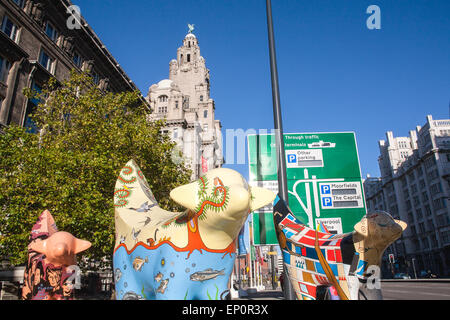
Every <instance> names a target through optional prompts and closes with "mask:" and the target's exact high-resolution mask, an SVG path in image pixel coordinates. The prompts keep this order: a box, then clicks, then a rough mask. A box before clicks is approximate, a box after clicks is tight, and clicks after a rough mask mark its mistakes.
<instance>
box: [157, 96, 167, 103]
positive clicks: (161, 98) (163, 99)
mask: <svg viewBox="0 0 450 320" xmlns="http://www.w3.org/2000/svg"><path fill="white" fill-rule="evenodd" d="M167 100H168V97H167V96H166V95H163V96H159V102H167Z"/></svg>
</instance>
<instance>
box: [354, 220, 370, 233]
mask: <svg viewBox="0 0 450 320" xmlns="http://www.w3.org/2000/svg"><path fill="white" fill-rule="evenodd" d="M354 229H355V231H356V232H358V233H359V234H360V235H362V236H364V237H367V236H368V235H369V229H368V226H367V218H362V219H361V221H360V222H358V223H357V224H355V227H354Z"/></svg>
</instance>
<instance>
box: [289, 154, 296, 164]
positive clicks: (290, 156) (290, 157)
mask: <svg viewBox="0 0 450 320" xmlns="http://www.w3.org/2000/svg"><path fill="white" fill-rule="evenodd" d="M287 159H288V163H296V162H297V155H295V154H288V156H287Z"/></svg>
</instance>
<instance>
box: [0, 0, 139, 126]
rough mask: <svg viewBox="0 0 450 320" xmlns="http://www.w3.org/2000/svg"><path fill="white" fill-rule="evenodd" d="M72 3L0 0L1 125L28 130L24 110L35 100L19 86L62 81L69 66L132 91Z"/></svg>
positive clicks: (109, 87)
mask: <svg viewBox="0 0 450 320" xmlns="http://www.w3.org/2000/svg"><path fill="white" fill-rule="evenodd" d="M71 6H72V3H71V2H70V1H69V0H1V1H0V23H1V30H0V130H1V127H2V126H7V125H8V124H10V123H15V124H18V125H21V126H25V127H29V128H30V131H32V132H33V131H34V130H35V129H36V128H33V123H32V122H31V120H30V119H29V115H30V113H31V112H32V111H33V109H34V108H35V106H36V102H35V101H33V100H30V99H27V98H26V97H25V96H24V95H23V93H22V92H23V89H24V88H32V89H35V90H37V91H39V90H40V89H41V88H42V86H43V85H44V83H45V82H47V81H48V80H49V78H50V77H54V78H56V79H57V80H58V81H62V80H63V79H66V78H68V76H69V74H70V70H72V69H75V70H78V71H87V72H89V73H90V74H91V75H92V76H93V79H94V82H95V83H96V84H97V85H98V86H99V87H100V88H101V89H103V90H108V91H113V92H121V91H131V90H137V87H136V86H135V85H134V84H133V82H132V81H131V80H130V79H129V77H128V76H127V75H126V74H125V72H124V71H123V69H122V68H121V67H120V65H119V64H118V62H117V61H116V60H115V59H114V57H113V56H112V55H111V54H110V52H109V51H108V50H107V49H106V47H105V45H104V44H103V43H102V42H101V41H100V39H99V38H98V37H97V35H96V34H95V33H94V31H93V30H92V28H91V27H90V26H89V25H88V24H87V22H86V21H85V20H84V19H83V18H82V16H79V17H78V15H72V13H73V12H74V11H73V10H70V7H71ZM74 17H77V18H78V19H77V20H73V19H74ZM69 19H70V21H69V22H70V23H68V20H69ZM74 22H75V24H74ZM71 23H72V24H71ZM142 101H143V102H145V99H144V97H142Z"/></svg>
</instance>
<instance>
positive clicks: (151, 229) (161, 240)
mask: <svg viewBox="0 0 450 320" xmlns="http://www.w3.org/2000/svg"><path fill="white" fill-rule="evenodd" d="M275 196H276V195H275V194H274V193H273V192H271V191H269V190H267V189H263V188H258V187H249V185H248V184H247V182H246V181H245V179H244V178H243V177H242V176H241V175H240V174H239V173H238V172H236V171H234V170H231V169H225V168H221V169H214V170H211V171H209V172H207V173H206V174H205V175H204V176H202V177H201V178H200V179H199V180H197V181H195V182H192V183H190V184H187V185H184V186H181V187H178V188H175V189H174V190H172V192H171V193H170V197H171V198H172V199H173V200H174V201H175V202H176V203H178V204H180V205H182V206H183V207H185V208H186V209H187V210H186V211H185V212H170V211H166V210H163V209H161V208H160V207H159V206H158V203H157V201H156V199H155V197H154V196H153V194H152V192H151V190H150V188H149V185H148V183H147V181H146V179H145V177H144V176H143V174H142V172H141V170H140V169H139V167H138V166H137V164H136V163H135V162H134V161H133V160H131V161H129V162H128V163H127V164H126V166H125V167H124V168H123V169H122V170H121V172H120V175H119V177H118V179H117V183H116V187H115V192H114V205H115V207H116V208H115V223H116V244H115V249H114V277H115V285H116V298H117V299H120V300H122V299H123V300H128V299H130V300H131V299H142V300H145V299H146V300H150V299H152V300H153V299H164V300H182V299H185V300H208V299H209V300H211V299H224V298H225V297H226V296H227V294H228V293H229V289H230V275H231V272H232V269H233V266H234V261H235V258H236V238H237V236H238V233H239V231H240V230H241V228H242V226H243V224H244V222H245V220H246V219H247V216H248V214H249V213H250V212H251V211H254V210H256V209H258V208H260V207H263V206H265V205H267V204H269V203H271V202H272V201H273V199H274V198H275Z"/></svg>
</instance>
